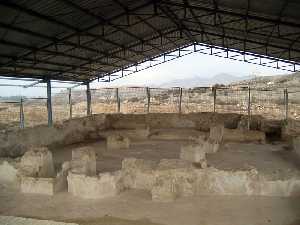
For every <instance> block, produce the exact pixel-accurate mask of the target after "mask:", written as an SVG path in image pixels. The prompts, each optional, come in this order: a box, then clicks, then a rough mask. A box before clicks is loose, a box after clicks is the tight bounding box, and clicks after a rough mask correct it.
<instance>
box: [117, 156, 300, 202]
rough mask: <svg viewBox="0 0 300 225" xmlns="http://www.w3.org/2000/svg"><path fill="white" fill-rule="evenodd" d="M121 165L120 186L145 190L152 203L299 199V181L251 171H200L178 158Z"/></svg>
mask: <svg viewBox="0 0 300 225" xmlns="http://www.w3.org/2000/svg"><path fill="white" fill-rule="evenodd" d="M123 163H124V165H123V167H122V173H123V181H124V182H125V185H124V186H125V187H127V188H137V189H144V190H148V191H150V192H151V194H152V199H153V200H154V201H172V200H175V199H176V198H178V197H183V196H195V195H257V196H282V197H288V196H300V179H297V178H293V179H287V180H268V179H266V178H265V177H264V176H263V175H260V174H258V172H257V171H256V170H254V169H252V170H246V171H225V170H219V169H216V168H213V167H209V168H205V169H200V168H197V167H195V166H194V165H193V164H192V163H189V162H187V161H184V160H179V159H162V160H161V161H160V163H159V164H158V165H157V164H156V165H155V164H153V162H152V161H148V160H142V159H134V158H130V159H125V160H124V161H123ZM140 181H142V182H140ZM146 181H147V182H146ZM141 184H143V185H141ZM146 184H147V185H146Z"/></svg>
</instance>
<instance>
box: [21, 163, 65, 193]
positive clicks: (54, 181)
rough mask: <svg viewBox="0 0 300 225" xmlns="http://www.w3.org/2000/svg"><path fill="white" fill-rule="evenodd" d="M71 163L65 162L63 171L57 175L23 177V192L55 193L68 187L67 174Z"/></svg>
mask: <svg viewBox="0 0 300 225" xmlns="http://www.w3.org/2000/svg"><path fill="white" fill-rule="evenodd" d="M70 167H71V166H70V163H69V162H64V163H63V165H62V169H61V171H59V172H58V174H57V175H56V177H54V178H52V177H50V178H49V177H48V178H44V177H27V176H22V177H21V185H20V186H21V188H20V189H21V192H22V193H27V194H43V195H54V193H56V192H59V191H62V190H66V189H67V175H68V171H69V169H70Z"/></svg>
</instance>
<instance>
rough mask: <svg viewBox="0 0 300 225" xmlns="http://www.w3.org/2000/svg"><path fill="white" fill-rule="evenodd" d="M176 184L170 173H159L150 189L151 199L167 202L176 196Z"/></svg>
mask: <svg viewBox="0 0 300 225" xmlns="http://www.w3.org/2000/svg"><path fill="white" fill-rule="evenodd" d="M178 192H179V191H178V186H177V183H176V181H175V178H174V177H173V176H171V175H166V174H164V175H160V176H159V177H157V178H156V181H155V184H154V186H153V188H152V190H151V196H152V200H153V201H160V202H168V201H174V200H175V199H176V198H177V197H178Z"/></svg>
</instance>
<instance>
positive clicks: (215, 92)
mask: <svg viewBox="0 0 300 225" xmlns="http://www.w3.org/2000/svg"><path fill="white" fill-rule="evenodd" d="M212 91H213V95H214V112H216V100H217V88H216V87H213V88H212Z"/></svg>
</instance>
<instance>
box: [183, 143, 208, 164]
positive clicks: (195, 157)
mask: <svg viewBox="0 0 300 225" xmlns="http://www.w3.org/2000/svg"><path fill="white" fill-rule="evenodd" d="M205 154H206V152H205V151H204V149H203V145H201V144H188V145H184V146H182V147H181V150H180V158H181V159H183V160H186V161H190V162H195V163H202V162H205V161H206V158H205Z"/></svg>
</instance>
